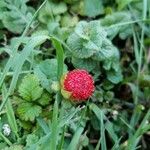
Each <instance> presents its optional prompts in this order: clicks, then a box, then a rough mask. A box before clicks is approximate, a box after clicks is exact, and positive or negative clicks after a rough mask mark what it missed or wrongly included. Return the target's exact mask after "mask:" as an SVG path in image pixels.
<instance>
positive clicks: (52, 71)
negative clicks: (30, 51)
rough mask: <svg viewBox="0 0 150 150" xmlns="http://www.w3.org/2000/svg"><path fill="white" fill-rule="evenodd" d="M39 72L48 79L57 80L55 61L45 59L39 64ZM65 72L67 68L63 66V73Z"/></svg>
mask: <svg viewBox="0 0 150 150" xmlns="http://www.w3.org/2000/svg"><path fill="white" fill-rule="evenodd" d="M39 68H40V70H41V71H42V72H43V73H44V74H45V75H46V76H47V78H48V79H51V80H57V59H46V60H44V61H42V62H41V63H40V64H39ZM66 71H67V66H66V65H64V72H66Z"/></svg>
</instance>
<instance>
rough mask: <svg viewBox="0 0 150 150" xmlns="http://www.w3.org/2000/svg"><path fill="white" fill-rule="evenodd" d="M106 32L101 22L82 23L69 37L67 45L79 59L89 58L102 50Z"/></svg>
mask: <svg viewBox="0 0 150 150" xmlns="http://www.w3.org/2000/svg"><path fill="white" fill-rule="evenodd" d="M105 38H106V32H105V31H104V30H103V28H101V26H100V22H99V21H91V22H89V23H88V22H86V21H80V22H79V23H78V24H77V26H76V28H75V31H74V32H73V33H72V34H71V35H70V36H69V37H68V40H67V44H68V46H69V47H70V49H71V53H72V55H73V56H74V57H77V58H89V57H91V56H93V54H95V53H96V52H98V51H100V50H101V47H102V43H103V41H104V39H105Z"/></svg>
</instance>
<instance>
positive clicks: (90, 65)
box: [72, 57, 98, 72]
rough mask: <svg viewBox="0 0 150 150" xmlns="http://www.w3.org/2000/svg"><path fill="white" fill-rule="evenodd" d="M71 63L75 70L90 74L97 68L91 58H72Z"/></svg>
mask: <svg viewBox="0 0 150 150" xmlns="http://www.w3.org/2000/svg"><path fill="white" fill-rule="evenodd" d="M72 63H73V66H74V67H75V68H78V69H85V70H88V71H89V72H91V71H92V70H93V69H94V68H96V67H97V65H98V63H97V62H96V61H95V60H92V59H91V58H87V59H80V58H76V57H72Z"/></svg>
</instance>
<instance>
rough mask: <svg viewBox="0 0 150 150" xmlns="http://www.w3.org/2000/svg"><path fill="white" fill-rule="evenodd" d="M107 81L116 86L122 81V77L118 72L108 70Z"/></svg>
mask: <svg viewBox="0 0 150 150" xmlns="http://www.w3.org/2000/svg"><path fill="white" fill-rule="evenodd" d="M107 79H108V80H109V81H111V82H112V83H114V84H117V83H119V82H120V81H122V79H123V76H122V74H121V71H120V70H119V71H117V72H116V71H114V70H110V71H108V72H107Z"/></svg>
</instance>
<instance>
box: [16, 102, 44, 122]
mask: <svg viewBox="0 0 150 150" xmlns="http://www.w3.org/2000/svg"><path fill="white" fill-rule="evenodd" d="M17 112H18V115H19V116H20V118H21V119H22V120H25V121H34V119H35V117H38V116H39V114H40V113H41V112H42V108H41V107H40V106H38V105H34V104H32V103H22V104H20V105H19V106H18V109H17Z"/></svg>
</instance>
